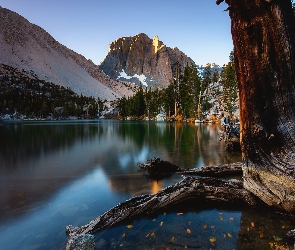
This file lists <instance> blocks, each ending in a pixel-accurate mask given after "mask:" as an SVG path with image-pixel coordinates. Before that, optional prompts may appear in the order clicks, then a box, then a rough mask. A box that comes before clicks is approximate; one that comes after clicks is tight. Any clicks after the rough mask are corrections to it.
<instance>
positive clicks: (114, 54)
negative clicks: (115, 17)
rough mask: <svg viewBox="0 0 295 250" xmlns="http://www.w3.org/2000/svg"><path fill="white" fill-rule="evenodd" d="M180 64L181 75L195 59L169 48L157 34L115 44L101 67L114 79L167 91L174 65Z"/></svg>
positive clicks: (140, 35)
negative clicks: (151, 37)
mask: <svg viewBox="0 0 295 250" xmlns="http://www.w3.org/2000/svg"><path fill="white" fill-rule="evenodd" d="M176 62H179V66H180V69H181V72H184V68H185V67H186V65H187V64H188V65H190V64H192V63H193V60H192V59H191V58H190V57H188V56H186V55H185V54H184V53H183V52H181V51H180V50H179V49H178V48H169V47H166V46H165V45H164V44H163V42H162V41H160V40H159V38H158V36H157V35H156V36H155V37H154V39H150V38H149V37H148V36H147V35H146V34H144V33H141V34H138V35H136V36H132V37H122V38H119V39H117V40H116V41H114V42H112V43H111V44H110V46H109V53H108V55H107V56H106V58H105V59H104V61H103V62H102V63H101V65H100V66H99V67H100V69H101V70H102V71H103V72H104V73H106V74H107V75H108V76H110V77H111V78H112V79H119V80H123V81H128V80H129V81H132V82H135V83H137V84H139V82H140V81H141V83H142V84H144V85H145V84H146V85H147V86H149V87H152V88H155V87H159V88H163V87H167V86H168V84H169V82H170V80H171V79H172V78H173V70H174V69H173V65H174V63H176ZM121 72H123V73H124V76H123V74H121ZM140 76H141V77H142V78H141V79H140ZM142 79H144V81H145V82H142V81H143V80H142Z"/></svg>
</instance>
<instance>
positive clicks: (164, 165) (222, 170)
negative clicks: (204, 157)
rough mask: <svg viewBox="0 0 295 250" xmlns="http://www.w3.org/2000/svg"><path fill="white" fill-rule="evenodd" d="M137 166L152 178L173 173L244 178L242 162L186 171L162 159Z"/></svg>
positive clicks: (155, 159) (154, 159)
mask: <svg viewBox="0 0 295 250" xmlns="http://www.w3.org/2000/svg"><path fill="white" fill-rule="evenodd" d="M137 165H138V166H139V167H140V169H141V170H142V171H143V172H145V171H147V172H148V174H149V175H150V176H151V178H157V177H161V176H162V175H163V174H172V173H178V174H185V175H198V176H205V177H224V176H233V175H234V176H241V177H242V174H243V169H242V167H243V164H242V162H236V163H231V164H223V165H215V166H206V167H202V168H192V169H184V168H181V167H179V166H176V165H174V164H172V163H170V162H168V161H163V160H161V159H160V158H153V159H151V160H147V161H146V162H145V163H138V164H137Z"/></svg>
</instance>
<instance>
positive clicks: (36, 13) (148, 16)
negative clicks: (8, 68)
mask: <svg viewBox="0 0 295 250" xmlns="http://www.w3.org/2000/svg"><path fill="white" fill-rule="evenodd" d="M0 6H1V7H3V8H7V9H10V10H12V11H15V12H17V13H18V14H20V15H22V16H23V17H25V18H26V19H28V20H29V21H30V22H31V23H34V24H37V25H39V26H40V27H42V28H43V29H45V30H46V31H47V32H49V33H50V34H51V35H52V36H53V37H54V38H55V39H56V40H57V41H59V42H60V43H62V44H63V45H65V46H67V47H68V48H70V49H72V50H74V51H76V52H77V53H79V54H82V55H83V56H85V57H86V58H87V59H91V60H92V61H93V62H94V63H96V64H99V63H100V62H101V61H102V60H103V59H104V58H105V56H106V54H107V52H108V46H109V44H110V43H111V42H112V41H114V40H116V39H117V38H120V37H124V36H134V35H136V34H138V33H145V34H147V35H148V36H149V37H150V38H153V37H154V35H158V36H159V39H160V40H161V41H163V42H164V44H165V45H167V46H168V47H178V48H179V49H180V50H181V51H183V52H184V53H185V54H186V55H188V56H189V57H191V58H192V59H193V60H194V61H195V62H196V64H199V65H200V64H206V63H207V62H210V63H212V62H215V63H217V64H219V65H220V66H222V65H223V64H225V63H227V62H228V57H229V54H230V51H231V50H232V49H233V44H232V38H231V32H230V18H229V16H228V12H224V11H223V10H224V9H226V8H227V6H226V4H223V3H222V4H220V5H219V6H217V5H216V4H215V0H182V1H176V0H157V1H156V0H124V1H122V0H50V1H49V0H0Z"/></svg>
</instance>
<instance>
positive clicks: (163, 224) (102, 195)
mask: <svg viewBox="0 0 295 250" xmlns="http://www.w3.org/2000/svg"><path fill="white" fill-rule="evenodd" d="M220 129H221V128H220V126H219V125H216V124H215V125H214V124H212V125H203V124H202V125H195V124H186V123H174V122H170V123H168V122H167V123H166V122H157V123H156V122H131V121H108V120H103V121H101V120H99V121H97V120H93V121H65V122H57V121H56V122H39V121H38V122H32V121H31V122H24V123H3V124H1V123H0V138H1V140H0V204H1V205H0V249H1V250H5V249H9V250H11V249H28V250H31V249H65V246H66V241H67V239H68V238H67V235H66V232H65V226H67V225H70V224H71V225H74V226H81V225H84V224H86V223H88V222H89V221H91V220H92V219H94V218H96V217H98V216H99V215H101V214H103V213H104V212H106V211H107V210H109V209H110V208H112V207H113V206H115V205H117V204H118V203H120V202H123V201H125V200H127V199H129V198H131V197H132V196H135V195H140V194H146V193H156V192H157V191H159V190H161V189H162V188H164V187H166V186H168V185H171V184H174V183H176V182H178V181H180V180H181V179H182V178H183V176H181V175H178V174H175V175H172V176H171V177H169V178H166V179H163V180H159V181H156V180H150V179H149V178H148V177H146V176H145V175H143V173H141V172H139V171H138V166H137V162H145V161H146V160H147V159H151V158H153V157H160V158H161V159H164V160H167V161H170V162H172V163H174V164H176V165H179V166H181V167H184V168H195V167H202V166H207V165H217V164H224V163H231V162H236V161H241V155H240V153H239V152H237V153H229V152H226V151H225V150H224V145H223V144H222V143H221V142H219V141H218V136H219V133H220ZM127 225H132V228H128V227H127ZM129 227H130V226H129ZM293 228H295V222H294V221H292V220H290V219H288V218H285V217H283V216H281V215H278V214H275V213H272V212H268V211H266V210H263V211H253V210H250V209H243V210H241V208H239V209H235V208H231V209H229V208H226V209H225V208H222V207H218V206H214V205H212V204H211V205H207V204H200V203H198V202H190V203H188V204H183V205H179V206H177V207H176V206H175V207H172V208H169V209H166V210H165V209H164V210H161V211H158V212H157V213H155V214H152V215H151V216H149V217H144V218H137V219H133V220H130V221H126V222H124V223H121V224H120V225H117V226H114V227H111V228H109V229H106V230H102V231H100V232H97V233H96V234H95V240H96V248H97V249H184V248H189V249H260V250H262V249H272V248H273V249H274V248H275V246H279V245H280V246H284V247H289V249H293V243H292V242H289V241H287V239H286V238H285V233H286V232H287V231H289V230H291V229H293ZM285 249H288V248H285Z"/></svg>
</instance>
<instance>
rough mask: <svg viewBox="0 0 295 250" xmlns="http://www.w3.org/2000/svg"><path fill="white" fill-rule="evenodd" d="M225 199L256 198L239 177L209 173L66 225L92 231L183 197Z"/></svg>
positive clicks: (248, 201) (77, 231)
mask: <svg viewBox="0 0 295 250" xmlns="http://www.w3.org/2000/svg"><path fill="white" fill-rule="evenodd" d="M189 199H194V200H199V201H202V202H204V201H215V202H224V203H227V205H232V204H234V205H235V206H236V205H238V204H240V205H247V206H253V207H254V206H256V205H257V198H255V196H253V195H252V194H251V193H250V192H248V191H247V190H245V189H244V188H243V184H242V182H240V181H235V182H233V181H223V180H219V179H216V178H211V177H203V178H195V177H187V178H185V179H183V180H182V181H181V182H179V183H176V184H175V185H171V186H169V187H167V188H165V189H163V190H161V191H160V192H158V193H156V194H146V195H141V196H136V197H133V198H131V199H130V200H127V201H125V202H123V203H121V204H118V205H117V206H115V207H114V208H112V209H110V210H109V211H107V212H106V213H104V214H103V215H101V216H99V217H98V218H96V219H95V220H92V221H91V222H89V223H88V224H86V225H84V226H82V227H73V226H71V225H70V226H67V227H66V230H67V232H68V234H69V235H70V236H71V237H72V238H73V237H77V236H80V235H86V234H92V233H94V232H96V231H98V230H101V229H104V228H106V227H109V226H112V225H114V224H117V223H119V222H121V221H123V220H125V219H127V218H132V217H135V216H136V215H139V214H140V215H145V214H149V213H154V212H155V211H156V210H157V209H159V208H163V207H166V206H171V205H173V204H177V203H179V202H183V201H185V200H189Z"/></svg>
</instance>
